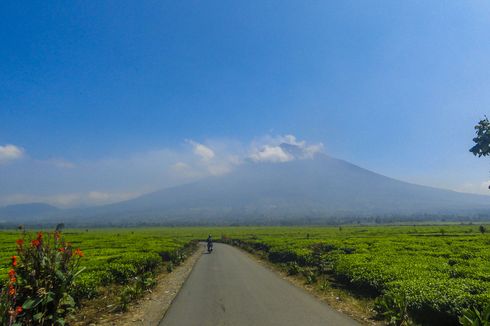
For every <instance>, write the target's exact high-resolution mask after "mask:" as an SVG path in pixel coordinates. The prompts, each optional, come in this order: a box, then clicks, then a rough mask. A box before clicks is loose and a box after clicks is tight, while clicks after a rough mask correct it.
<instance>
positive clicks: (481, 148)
mask: <svg viewBox="0 0 490 326" xmlns="http://www.w3.org/2000/svg"><path fill="white" fill-rule="evenodd" d="M475 130H476V137H475V138H473V142H475V143H476V144H475V145H474V146H473V147H472V148H471V149H470V152H472V153H473V155H475V156H478V157H481V156H488V155H490V121H489V120H488V118H487V117H485V119H482V120H480V122H478V124H477V125H476V126H475Z"/></svg>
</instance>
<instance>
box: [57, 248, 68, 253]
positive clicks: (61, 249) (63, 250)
mask: <svg viewBox="0 0 490 326" xmlns="http://www.w3.org/2000/svg"><path fill="white" fill-rule="evenodd" d="M58 251H59V252H65V251H66V249H65V248H63V247H61V248H59V249H58Z"/></svg>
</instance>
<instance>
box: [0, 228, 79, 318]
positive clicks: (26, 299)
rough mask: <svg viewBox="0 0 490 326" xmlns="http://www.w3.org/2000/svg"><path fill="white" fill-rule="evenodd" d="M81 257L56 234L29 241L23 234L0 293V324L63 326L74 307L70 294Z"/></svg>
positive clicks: (59, 234)
mask: <svg viewBox="0 0 490 326" xmlns="http://www.w3.org/2000/svg"><path fill="white" fill-rule="evenodd" d="M81 257H83V252H82V251H81V250H80V249H73V247H72V245H71V244H70V243H67V242H65V240H64V238H62V236H61V232H60V231H56V232H54V233H53V234H43V233H42V232H39V233H37V236H36V238H33V239H31V238H29V236H28V235H27V234H26V233H25V232H23V233H22V237H21V238H20V239H18V240H17V256H12V259H11V266H10V270H9V272H8V274H9V279H8V283H7V285H6V286H4V288H3V291H2V293H1V296H2V300H1V304H0V314H1V316H0V321H2V325H64V324H65V317H66V315H68V314H69V313H70V312H72V311H73V310H74V308H75V300H74V299H73V297H72V295H71V294H72V291H73V289H74V280H75V279H76V277H77V276H78V275H79V273H80V272H81V271H82V270H81V269H80V268H79V263H80V259H81Z"/></svg>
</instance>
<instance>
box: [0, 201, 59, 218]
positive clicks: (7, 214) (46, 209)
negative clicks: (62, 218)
mask: <svg viewBox="0 0 490 326" xmlns="http://www.w3.org/2000/svg"><path fill="white" fill-rule="evenodd" d="M57 211H59V209H58V208H57V207H55V206H51V205H48V204H43V203H29V204H17V205H9V206H3V207H0V219H2V220H7V219H18V218H22V219H24V218H30V219H31V218H36V217H41V216H46V215H49V214H53V213H55V212H57Z"/></svg>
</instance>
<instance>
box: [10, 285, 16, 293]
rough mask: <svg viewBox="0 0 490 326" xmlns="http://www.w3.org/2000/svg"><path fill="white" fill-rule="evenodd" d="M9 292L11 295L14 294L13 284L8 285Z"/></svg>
mask: <svg viewBox="0 0 490 326" xmlns="http://www.w3.org/2000/svg"><path fill="white" fill-rule="evenodd" d="M9 294H10V295H11V296H14V295H15V288H14V286H13V285H11V286H9Z"/></svg>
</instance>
